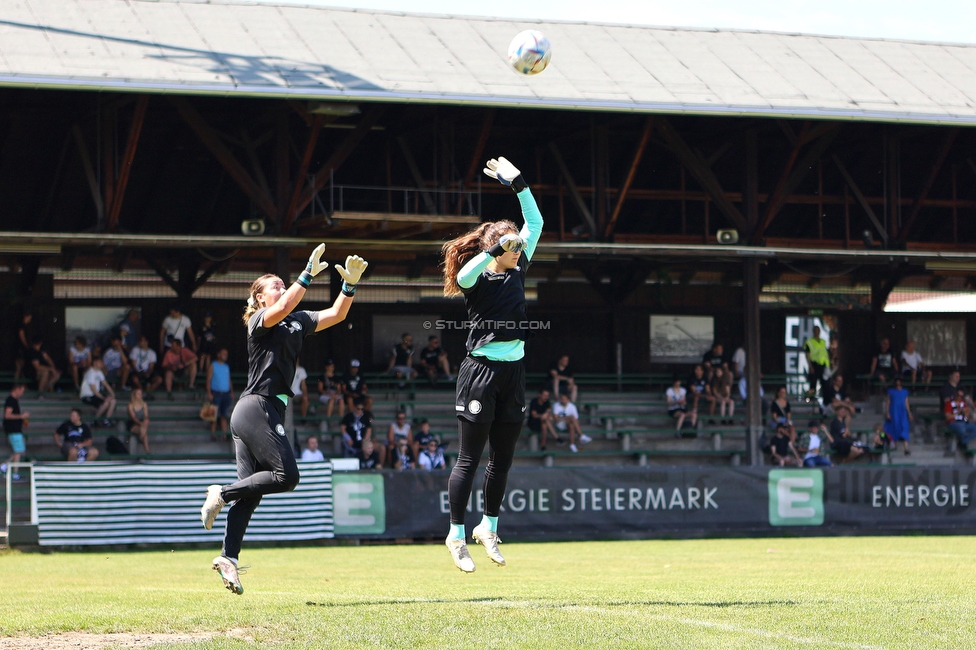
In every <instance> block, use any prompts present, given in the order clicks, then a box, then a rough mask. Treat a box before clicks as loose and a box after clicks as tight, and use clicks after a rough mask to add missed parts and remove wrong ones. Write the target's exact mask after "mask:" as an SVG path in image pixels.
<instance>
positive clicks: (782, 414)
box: [769, 400, 791, 420]
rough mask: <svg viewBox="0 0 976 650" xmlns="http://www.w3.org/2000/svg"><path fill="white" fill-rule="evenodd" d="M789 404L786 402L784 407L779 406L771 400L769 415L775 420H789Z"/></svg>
mask: <svg viewBox="0 0 976 650" xmlns="http://www.w3.org/2000/svg"><path fill="white" fill-rule="evenodd" d="M790 411H791V409H790V403H789V402H787V403H786V406H780V405H779V402H777V401H776V400H773V402H772V404H770V405H769V413H770V415H772V416H773V417H774V418H776V419H777V420H789V419H790V415H791V413H790Z"/></svg>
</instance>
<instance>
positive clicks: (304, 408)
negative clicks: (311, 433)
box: [291, 359, 308, 419]
mask: <svg viewBox="0 0 976 650" xmlns="http://www.w3.org/2000/svg"><path fill="white" fill-rule="evenodd" d="M295 364H296V365H295V378H294V379H292V381H291V392H292V399H293V400H294V401H295V405H296V406H297V407H298V412H299V415H300V417H301V418H302V419H305V418H307V417H308V384H307V383H306V382H305V380H306V379H308V371H307V370H305V368H303V367H302V365H301V361H300V360H298V359H296V360H295Z"/></svg>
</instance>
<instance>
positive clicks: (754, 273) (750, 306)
mask: <svg viewBox="0 0 976 650" xmlns="http://www.w3.org/2000/svg"><path fill="white" fill-rule="evenodd" d="M742 271H743V273H742V295H743V301H744V304H743V311H744V313H743V322H744V324H745V333H746V336H745V339H746V341H745V343H746V345H745V348H746V395H747V399H746V424H747V426H748V427H749V436H748V438H747V440H746V450H747V452H748V454H749V464H750V465H753V466H756V465H761V464H762V450H761V449H760V448H759V436H760V435H761V434H762V428H763V426H762V400H761V398H760V397H759V390H760V382H759V372H760V355H759V292H760V290H761V289H762V285H761V283H760V281H759V260H757V259H755V258H752V259H748V260H745V261H744V262H743V263H742Z"/></svg>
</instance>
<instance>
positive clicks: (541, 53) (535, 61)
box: [508, 29, 552, 75]
mask: <svg viewBox="0 0 976 650" xmlns="http://www.w3.org/2000/svg"><path fill="white" fill-rule="evenodd" d="M551 58H552V45H551V44H550V43H549V39H548V38H546V35H545V34H543V33H542V32H537V31H535V30H534V29H527V30H525V31H524V32H521V33H520V34H518V35H517V36H516V37H515V38H513V39H512V42H511V44H509V46H508V61H509V63H511V64H512V67H513V68H515V70H516V71H517V72H521V73H522V74H529V75H531V74H539V73H540V72H542V71H543V70H545V69H546V66H547V65H549V59H551Z"/></svg>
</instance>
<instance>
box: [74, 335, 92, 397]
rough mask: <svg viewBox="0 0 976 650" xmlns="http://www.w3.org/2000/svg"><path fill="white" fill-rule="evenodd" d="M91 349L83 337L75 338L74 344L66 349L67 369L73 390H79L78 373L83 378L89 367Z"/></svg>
mask: <svg viewBox="0 0 976 650" xmlns="http://www.w3.org/2000/svg"><path fill="white" fill-rule="evenodd" d="M91 360H92V354H91V348H90V347H88V341H87V340H86V339H85V337H84V336H76V337H75V341H74V343H72V345H71V347H70V348H68V369H69V370H71V381H72V382H74V386H75V390H80V389H81V384H80V383H79V379H80V378H81V377H80V376H79V372H80V373H81V375H82V376H83V375H84V374H85V372H87V371H88V369H89V368H90V367H91Z"/></svg>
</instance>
